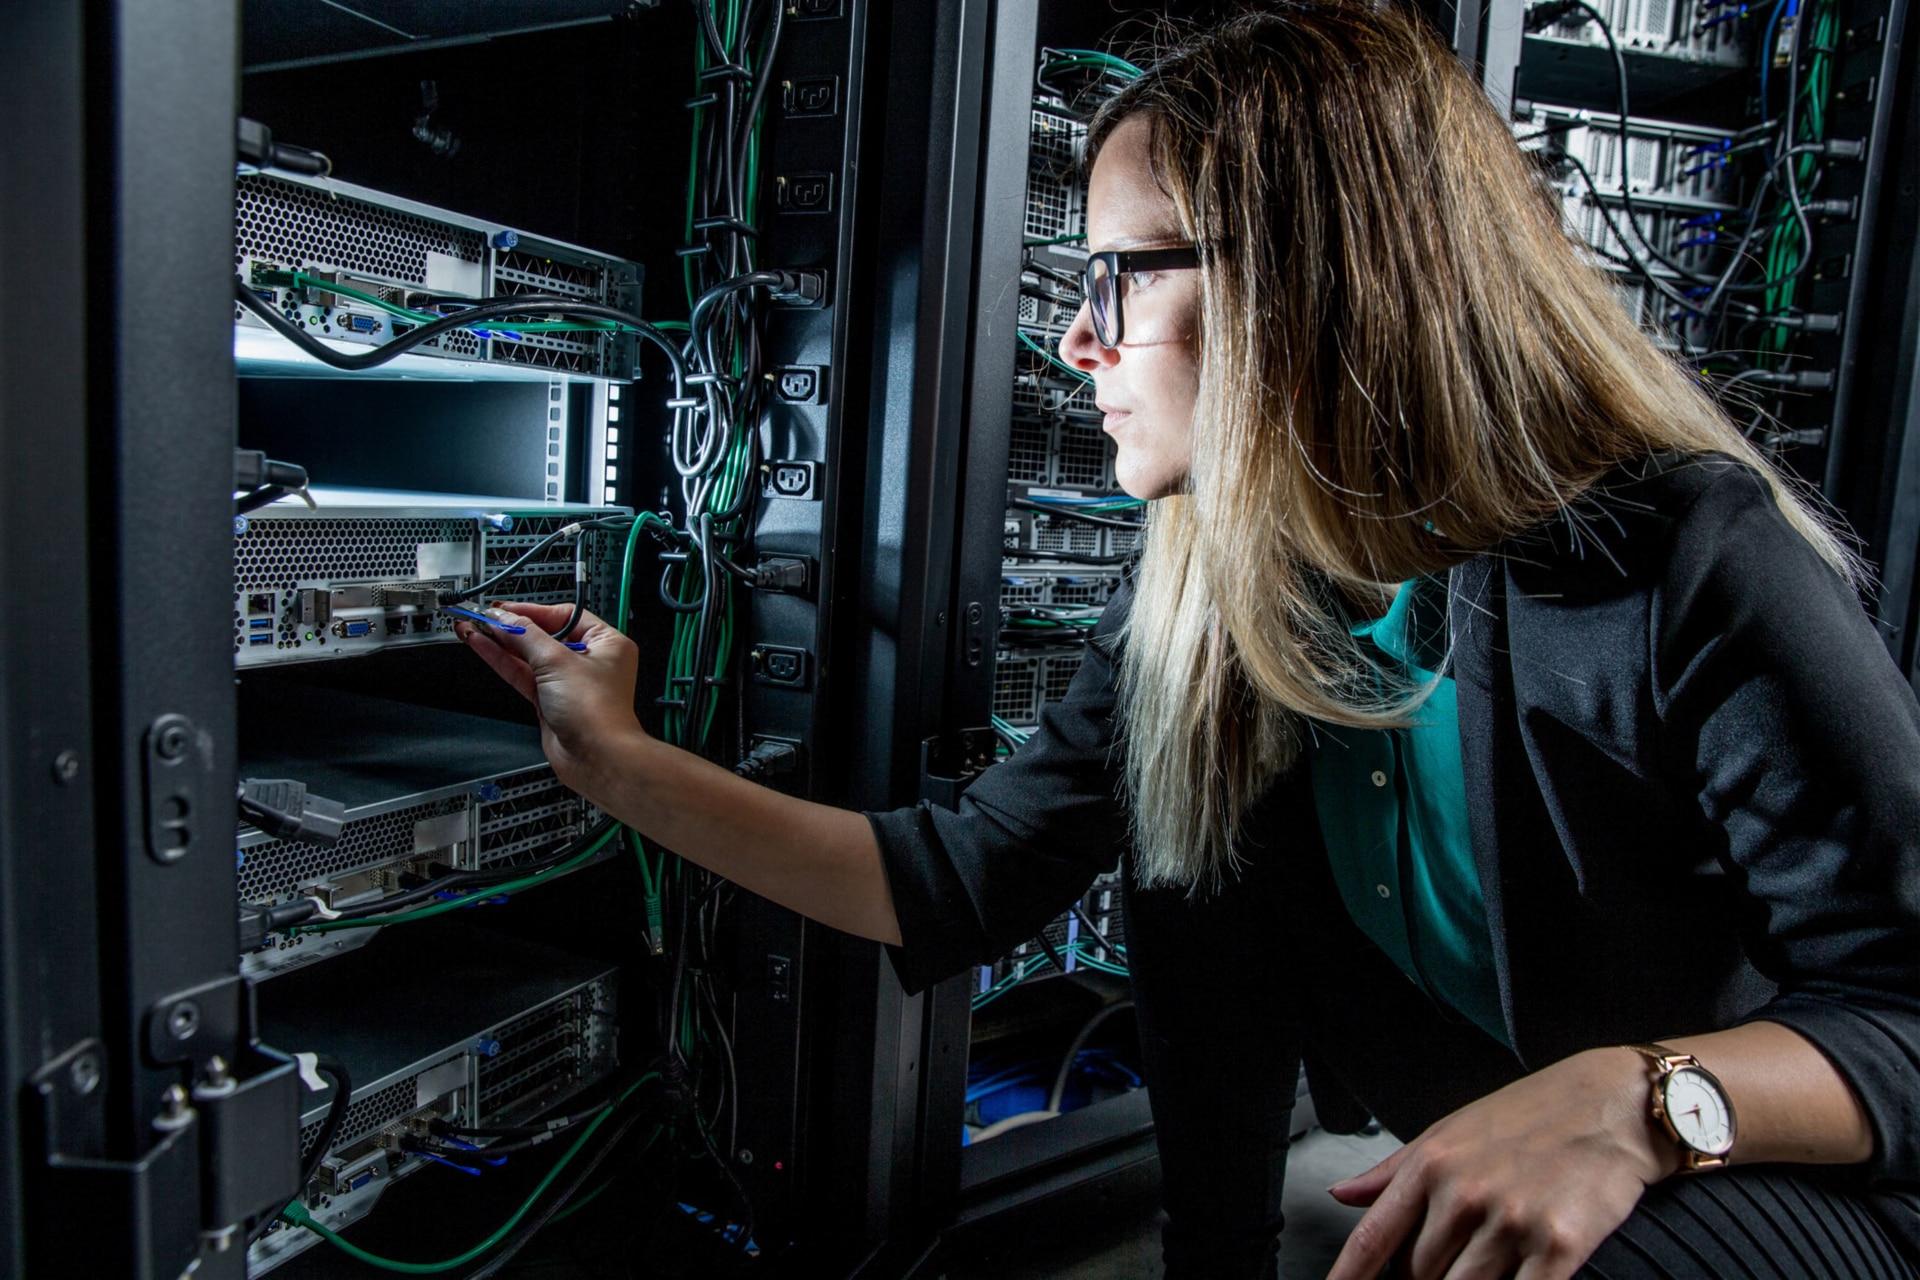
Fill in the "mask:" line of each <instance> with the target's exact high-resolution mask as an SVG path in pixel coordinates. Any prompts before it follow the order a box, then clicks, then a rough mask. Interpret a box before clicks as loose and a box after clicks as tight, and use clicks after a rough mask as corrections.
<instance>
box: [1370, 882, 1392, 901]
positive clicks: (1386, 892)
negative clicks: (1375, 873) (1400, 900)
mask: <svg viewBox="0 0 1920 1280" xmlns="http://www.w3.org/2000/svg"><path fill="white" fill-rule="evenodd" d="M1373 891H1374V892H1375V893H1377V894H1379V895H1380V896H1381V897H1383V898H1391V897H1392V896H1393V890H1391V889H1389V888H1387V886H1385V885H1383V884H1377V885H1375V886H1373Z"/></svg>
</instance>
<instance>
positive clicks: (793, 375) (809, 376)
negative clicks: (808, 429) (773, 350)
mask: <svg viewBox="0 0 1920 1280" xmlns="http://www.w3.org/2000/svg"><path fill="white" fill-rule="evenodd" d="M768 376H770V377H771V378H772V379H773V393H774V394H775V395H777V396H779V397H780V398H781V399H782V400H784V401H786V402H787V403H788V404H820V403H822V402H824V401H825V400H826V398H827V371H826V369H825V367H824V366H821V365H817V364H790V365H787V366H785V367H783V368H779V369H775V370H774V371H773V372H772V373H771V374H770V375H768Z"/></svg>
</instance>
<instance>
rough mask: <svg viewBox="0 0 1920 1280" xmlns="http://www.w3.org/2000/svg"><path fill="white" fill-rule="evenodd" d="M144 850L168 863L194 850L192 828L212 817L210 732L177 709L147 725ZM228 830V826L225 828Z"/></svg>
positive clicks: (214, 815) (197, 829)
mask: <svg viewBox="0 0 1920 1280" xmlns="http://www.w3.org/2000/svg"><path fill="white" fill-rule="evenodd" d="M145 759H146V769H145V773H146V788H145V789H146V796H145V809H146V827H147V853H148V854H149V855H150V856H151V857H152V858H153V860H154V861H155V862H159V863H163V864H171V863H175V862H178V861H180V859H182V858H184V857H186V856H187V854H189V853H191V852H192V851H193V847H194V838H195V835H196V833H198V832H200V831H202V830H207V829H209V828H208V827H207V824H208V823H215V825H216V826H217V822H216V819H217V817H218V809H217V807H216V806H215V805H214V804H213V799H214V797H213V796H212V795H210V794H209V793H208V789H209V788H210V787H211V786H212V783H213V735H211V734H209V733H207V732H205V731H204V730H202V729H200V728H198V727H197V726H195V724H194V723H193V721H191V720H189V719H187V717H185V716H182V715H165V716H161V717H160V718H159V719H158V720H155V721H154V722H153V724H152V725H151V726H150V727H149V728H148V729H147V739H146V752H145ZM229 834H231V832H229Z"/></svg>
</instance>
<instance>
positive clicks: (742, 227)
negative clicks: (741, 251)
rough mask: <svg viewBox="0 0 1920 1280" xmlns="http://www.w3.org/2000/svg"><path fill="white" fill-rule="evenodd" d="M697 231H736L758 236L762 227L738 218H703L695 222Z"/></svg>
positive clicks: (741, 233) (744, 234)
mask: <svg viewBox="0 0 1920 1280" xmlns="http://www.w3.org/2000/svg"><path fill="white" fill-rule="evenodd" d="M693 229H694V230H695V231H734V232H738V233H739V234H740V235H743V236H757V235H759V234H760V228H758V227H756V226H754V225H753V224H752V223H748V222H742V221H740V219H738V218H702V219H700V220H699V221H698V222H695V223H694V224H693Z"/></svg>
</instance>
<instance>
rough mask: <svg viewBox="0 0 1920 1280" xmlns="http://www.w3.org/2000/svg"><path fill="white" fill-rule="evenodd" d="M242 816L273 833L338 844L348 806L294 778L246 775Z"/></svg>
mask: <svg viewBox="0 0 1920 1280" xmlns="http://www.w3.org/2000/svg"><path fill="white" fill-rule="evenodd" d="M238 799H239V802H240V816H241V817H243V818H245V819H246V820H247V821H248V822H251V823H252V824H253V825H254V826H256V827H259V828H260V829H261V830H262V831H264V832H266V833H267V834H268V835H270V836H278V837H279V838H280V839H282V840H300V841H304V842H306V843H307V844H335V843H338V841H339V839H340V832H341V829H342V828H344V827H345V826H346V822H347V807H346V806H345V805H344V804H341V803H340V802H339V801H338V800H328V799H327V798H325V797H324V796H316V795H313V794H312V793H311V792H309V791H308V790H307V785H306V783H304V782H295V781H293V779H291V778H243V779H241V781H240V790H239V795H238Z"/></svg>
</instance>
